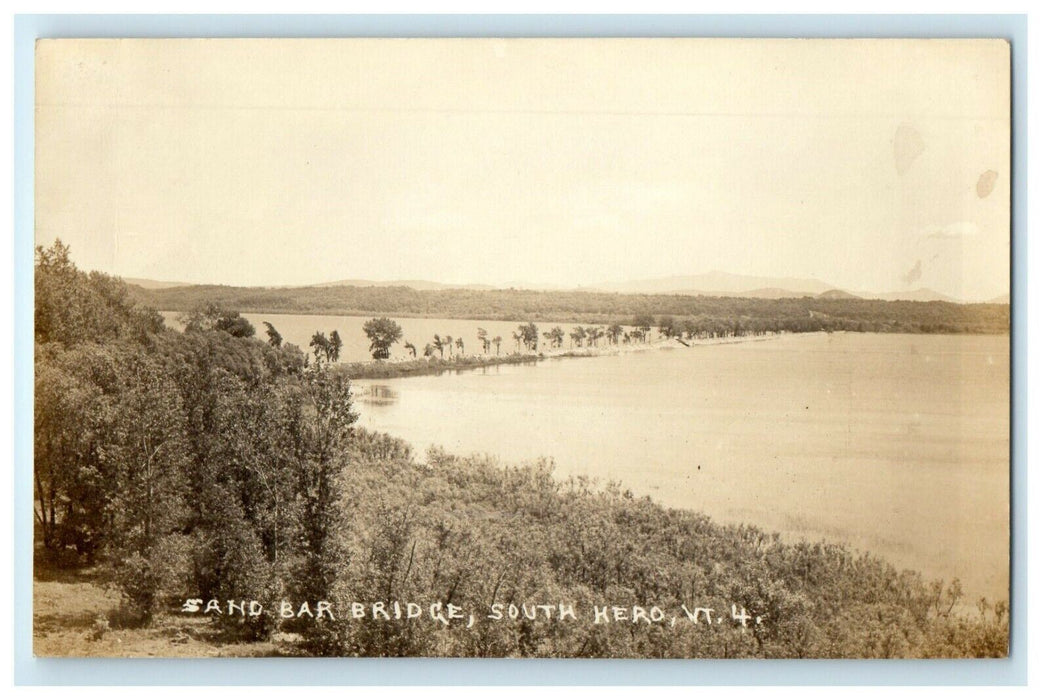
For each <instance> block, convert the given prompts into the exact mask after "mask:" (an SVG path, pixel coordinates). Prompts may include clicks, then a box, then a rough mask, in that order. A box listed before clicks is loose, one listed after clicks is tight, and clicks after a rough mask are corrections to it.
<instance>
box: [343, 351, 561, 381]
mask: <svg viewBox="0 0 1049 700" xmlns="http://www.w3.org/2000/svg"><path fill="white" fill-rule="evenodd" d="M542 359H544V357H543V355H531V354H521V353H513V354H507V355H488V356H479V355H456V356H454V357H449V358H447V359H442V358H439V357H429V358H423V359H417V360H407V361H403V362H389V361H382V360H374V361H372V362H348V363H343V364H337V365H333V367H334V369H335V371H337V372H340V373H341V374H343V375H345V376H346V377H348V378H349V379H391V378H394V377H415V376H420V375H424V374H442V373H444V372H463V371H467V370H473V369H479V368H481V367H492V366H495V365H521V364H535V363H536V362H538V361H540V360H542Z"/></svg>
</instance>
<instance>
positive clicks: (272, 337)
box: [262, 321, 284, 348]
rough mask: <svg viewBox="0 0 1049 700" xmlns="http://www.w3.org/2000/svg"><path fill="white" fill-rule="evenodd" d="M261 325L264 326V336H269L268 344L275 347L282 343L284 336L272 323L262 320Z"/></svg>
mask: <svg viewBox="0 0 1049 700" xmlns="http://www.w3.org/2000/svg"><path fill="white" fill-rule="evenodd" d="M262 325H264V326H266V337H267V338H269V344H270V345H272V346H273V347H275V348H279V347H280V346H281V345H283V344H284V338H283V337H282V336H281V334H280V333H278V332H277V329H276V328H274V327H273V324H272V323H270V322H269V321H263V322H262Z"/></svg>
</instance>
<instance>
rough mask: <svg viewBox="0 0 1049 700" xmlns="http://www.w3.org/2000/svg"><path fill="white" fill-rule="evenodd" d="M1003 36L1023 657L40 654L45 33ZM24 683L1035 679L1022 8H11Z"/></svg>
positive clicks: (1016, 568)
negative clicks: (40, 100) (37, 324)
mask: <svg viewBox="0 0 1049 700" xmlns="http://www.w3.org/2000/svg"><path fill="white" fill-rule="evenodd" d="M278 36H302V37H340V36H358V37H384V36H400V37H405V36H429V37H451V36H460V37H486V36H503V37H522V36H558V37H567V36H649V37H671V36H722V37H915V38H920V37H1000V38H1006V39H1009V40H1010V41H1011V43H1012V48H1013V53H1012V60H1013V89H1014V92H1013V179H1012V193H1013V194H1012V196H1013V219H1012V234H1013V278H1012V311H1013V325H1012V328H1013V344H1012V352H1013V406H1012V411H1013V422H1012V451H1013V462H1012V467H1013V474H1012V477H1013V482H1012V483H1013V500H1012V521H1013V540H1012V552H1013V555H1012V576H1013V579H1012V581H1013V589H1012V615H1013V626H1012V656H1011V658H1009V659H1004V660H975V661H955V660H935V661H878V660H871V661H771V660H762V661H724V660H718V661H713V660H676V661H612V660H481V659H456V660H445V659H179V660H172V659H134V660H129V659H35V658H33V656H32V640H31V629H32V580H31V574H32V546H31V543H32V532H33V521H32V518H33V514H32V498H31V494H32V434H33V412H32V393H33V392H32V388H33V380H32V376H33V375H32V372H33V364H32V359H33V297H32V295H33V278H32V277H33V272H32V271H33V241H34V237H33V113H34V109H33V104H34V102H33V43H34V40H35V39H37V38H41V37H278ZM14 124H15V163H14V181H15V193H14V194H15V221H14V224H15V227H14V259H15V308H14V319H15V373H14V376H15V494H16V498H15V503H14V517H15V548H14V549H15V586H14V590H15V600H14V610H15V682H16V683H18V684H107V685H143V684H208V685H223V684H239V685H247V684H256V685H279V684H303V683H306V684H316V685H337V684H369V685H371V684H376V685H384V684H397V685H417V684H418V685H435V684H457V685H493V684H547V685H583V684H586V685H604V684H610V685H631V684H645V685H682V684H715V685H771V684H775V685H780V684H805V685H831V684H860V685H888V684H906V685H923V684H952V685H953V684H971V685H990V684H1025V683H1026V682H1027V614H1028V610H1027V18H1026V16H1024V15H935V16H930V15H906V16H893V15H780V16H767V15H749V16H743V15H720V16H702V15H687V16H674V15H664V16H650V15H618V16H613V15H600V16H589V15H575V16H551V15H516V16H515V15H472V16H454V15H417V16H404V15H398V16H393V15H372V16H325V15H302V16H295V15H245V16H238V15H222V16H217V15H216V16H211V15H127V16H121V15H19V16H16V17H15V115H14Z"/></svg>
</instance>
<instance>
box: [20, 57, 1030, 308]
mask: <svg viewBox="0 0 1049 700" xmlns="http://www.w3.org/2000/svg"><path fill="white" fill-rule="evenodd" d="M36 144H37V146H36V167H37V171H36V173H37V177H36V198H37V199H36V203H37V207H36V238H37V241H38V242H39V243H42V244H49V243H50V242H51V241H53V240H54V239H55V238H61V239H62V240H63V241H64V242H66V243H67V244H69V245H70V246H71V247H72V254H73V257H74V260H75V261H76V262H77V264H78V265H79V266H80V267H82V268H84V269H97V270H102V271H105V272H109V273H112V274H119V275H123V276H128V277H147V278H152V279H160V280H174V281H184V282H206V283H222V284H236V285H287V284H312V283H317V282H326V281H332V280H338V279H346V278H363V279H374V280H393V279H424V280H432V281H436V282H445V283H455V284H460V283H484V284H497V285H506V284H509V283H512V282H521V281H525V282H530V283H536V284H555V285H560V286H576V285H588V284H595V283H601V282H611V281H627V280H634V279H641V278H649V277H661V276H669V275H689V274H701V273H703V272H706V271H709V270H720V271H724V272H731V273H738V274H749V275H760V276H779V277H816V278H819V279H822V280H824V281H826V282H828V283H830V284H832V285H835V286H838V287H842V288H845V289H850V290H854V291H872V292H884V291H897V290H905V289H917V288H920V287H930V288H932V289H935V290H937V291H940V292H943V293H945V294H948V295H950V296H953V297H956V298H959V299H965V300H983V299H987V298H990V297H993V296H996V295H998V294H1002V293H1004V292H1006V291H1008V288H1009V192H1010V178H1009V168H1010V162H1009V47H1008V45H1007V44H1006V43H1004V42H1001V41H991V40H937V41H922V40H909V41H907V40H891V41H890V40H882V41H879V40H833V41H830V40H696V39H684V40H677V39H674V40H667V39H626V40H612V39H582V40H550V39H539V40H532V39H511V40H495V39H493V40H487V39H485V40H458V39H456V40H419V39H407V40H389V39H379V40H375V39H372V40H328V39H307V40H290V39H279V40H273V39H270V40H214V39H213V40H49V41H40V42H38V44H37V122H36Z"/></svg>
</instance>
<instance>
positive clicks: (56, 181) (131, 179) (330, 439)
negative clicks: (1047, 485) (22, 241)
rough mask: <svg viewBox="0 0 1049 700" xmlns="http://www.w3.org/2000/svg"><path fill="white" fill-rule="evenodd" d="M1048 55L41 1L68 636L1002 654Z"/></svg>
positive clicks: (962, 44) (198, 643)
mask: <svg viewBox="0 0 1049 700" xmlns="http://www.w3.org/2000/svg"><path fill="white" fill-rule="evenodd" d="M1010 61H1011V47H1010V44H1009V43H1008V42H1007V41H1005V40H1002V39H768V38H764V39H756V38H755V39H727V38H726V39H714V38H709V39H700V38H462V39H452V38H442V39H437V38H412V39H407V38H406V39H394V38H381V39H380V38H372V39H363V38H356V39H318V38H312V39H290V38H279V39H278V38H268V39H233V38H230V39H145V38H140V39H101V38H99V39H40V40H38V41H37V42H36V50H35V71H34V75H35V123H34V126H33V128H34V139H35V141H34V149H35V152H34V163H35V164H34V167H35V185H34V187H35V190H34V207H35V211H34V215H33V218H34V229H33V230H34V236H35V259H34V269H33V273H32V284H33V296H34V304H33V314H34V316H33V330H34V335H33V339H34V343H33V353H34V354H33V380H32V381H33V389H32V391H33V416H32V424H33V435H32V479H33V487H32V500H33V507H32V512H33V520H34V522H33V532H32V537H33V540H32V552H33V572H32V651H33V654H34V655H35V656H37V657H184V658H185V657H190V658H194V657H459V658H481V657H485V658H491V657H495V658H526V657H533V658H591V659H624V658H632V659H657V658H658V659H697V658H703V659H843V658H849V659H937V658H955V659H976V658H1004V657H1008V656H1009V655H1010V631H1011V628H1012V625H1011V621H1012V615H1011V600H1012V598H1011V576H1010V572H1011V568H1010V566H1011V559H1010V546H1011V531H1010V496H1011V490H1010V488H1011V472H1010V467H1011V449H1010V447H1011V445H1010V408H1011V403H1010V397H1011V393H1010V379H1011V343H1010V331H1011V314H1010V308H1011V305H1010V289H1011V287H1010V283H1011V277H1012V275H1011V253H1012V251H1011V229H1010V226H1011V209H1010V200H1011V194H1012V192H1011V190H1012V178H1011V167H1012V163H1011V151H1010V148H1011V120H1012V114H1011V77H1012V76H1011V66H1010ZM27 104H30V103H29V102H28V101H27ZM27 472H28V469H27ZM26 490H27V492H28V488H27V489H26ZM25 496H26V498H27V499H28V493H26V494H25ZM27 534H28V533H27ZM25 539H26V540H28V537H26V538H25Z"/></svg>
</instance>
